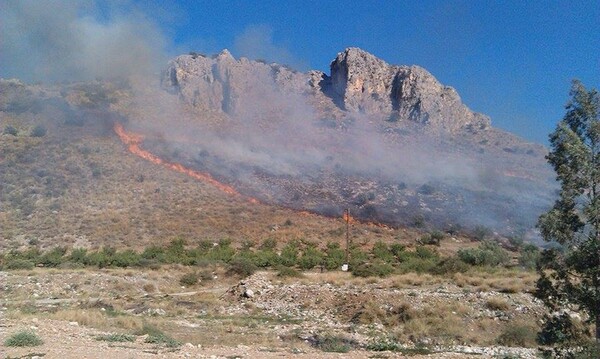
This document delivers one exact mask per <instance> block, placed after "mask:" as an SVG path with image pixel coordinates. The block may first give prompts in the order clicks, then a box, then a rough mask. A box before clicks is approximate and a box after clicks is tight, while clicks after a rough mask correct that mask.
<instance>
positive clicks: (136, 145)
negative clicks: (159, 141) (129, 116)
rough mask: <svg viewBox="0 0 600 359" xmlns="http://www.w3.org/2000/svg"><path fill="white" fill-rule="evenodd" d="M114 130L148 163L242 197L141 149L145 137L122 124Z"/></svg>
mask: <svg viewBox="0 0 600 359" xmlns="http://www.w3.org/2000/svg"><path fill="white" fill-rule="evenodd" d="M113 128H114V131H115V133H116V134H117V136H119V138H120V139H121V142H123V143H124V144H126V145H127V149H128V150H129V152H131V153H133V154H134V155H137V156H139V157H141V158H143V159H145V160H147V161H150V162H152V163H155V164H157V165H163V166H165V167H167V168H169V169H171V170H174V171H177V172H180V173H184V174H186V175H188V176H190V177H192V178H195V179H197V180H200V181H203V182H207V183H209V184H211V185H213V186H215V187H217V188H218V189H220V190H221V191H223V192H225V193H227V194H230V195H236V196H241V195H240V193H239V192H238V191H236V190H235V189H234V188H233V187H231V186H228V185H226V184H223V183H221V182H219V181H217V180H216V179H214V178H213V177H212V176H211V175H210V174H208V173H203V172H198V171H194V170H192V169H189V168H186V167H185V166H183V165H182V164H180V163H171V162H167V161H165V160H163V159H162V158H160V157H158V156H156V155H154V154H152V153H150V152H148V151H146V150H144V149H142V148H141V147H140V144H141V143H142V140H143V139H144V137H143V136H142V135H140V134H137V133H132V132H127V131H125V128H123V125H122V124H120V123H118V122H115V124H114V127H113ZM247 199H248V201H250V202H251V203H258V200H257V199H255V198H247Z"/></svg>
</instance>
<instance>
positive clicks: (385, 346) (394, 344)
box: [365, 337, 402, 352]
mask: <svg viewBox="0 0 600 359" xmlns="http://www.w3.org/2000/svg"><path fill="white" fill-rule="evenodd" d="M401 348H402V346H401V345H400V344H399V343H398V341H397V340H395V339H394V338H389V337H382V338H374V339H371V341H369V343H367V346H366V347H365V349H367V350H371V351H374V352H388V351H389V352H397V351H399V350H400V349H401Z"/></svg>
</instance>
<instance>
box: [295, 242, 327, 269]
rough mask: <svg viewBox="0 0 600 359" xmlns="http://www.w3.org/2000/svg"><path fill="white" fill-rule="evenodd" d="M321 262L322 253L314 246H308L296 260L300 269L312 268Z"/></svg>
mask: <svg viewBox="0 0 600 359" xmlns="http://www.w3.org/2000/svg"><path fill="white" fill-rule="evenodd" d="M322 262H323V254H322V253H321V252H320V251H319V250H318V249H316V248H314V247H308V248H306V250H305V251H304V253H302V257H300V260H299V261H298V265H299V266H300V268H301V269H304V270H307V269H312V268H314V267H316V266H318V265H319V264H321V263H322Z"/></svg>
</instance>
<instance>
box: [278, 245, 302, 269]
mask: <svg viewBox="0 0 600 359" xmlns="http://www.w3.org/2000/svg"><path fill="white" fill-rule="evenodd" d="M298 253H299V250H298V244H297V243H296V242H290V243H288V244H286V245H285V247H283V249H282V250H281V254H280V255H279V263H280V264H281V265H284V266H286V267H293V266H295V265H296V263H297V261H298Z"/></svg>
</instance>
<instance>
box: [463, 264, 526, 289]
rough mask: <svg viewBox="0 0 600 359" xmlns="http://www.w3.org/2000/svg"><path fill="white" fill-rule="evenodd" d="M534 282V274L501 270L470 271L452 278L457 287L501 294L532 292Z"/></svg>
mask: <svg viewBox="0 0 600 359" xmlns="http://www.w3.org/2000/svg"><path fill="white" fill-rule="evenodd" d="M536 280H537V274H536V273H535V272H524V271H520V270H515V269H503V268H498V269H494V270H490V271H482V270H470V271H468V272H467V273H456V274H454V275H453V276H452V281H453V282H454V283H455V284H456V285H458V286H459V287H462V288H465V289H474V290H478V291H498V292H503V293H522V292H532V291H533V290H534V288H535V282H536Z"/></svg>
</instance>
